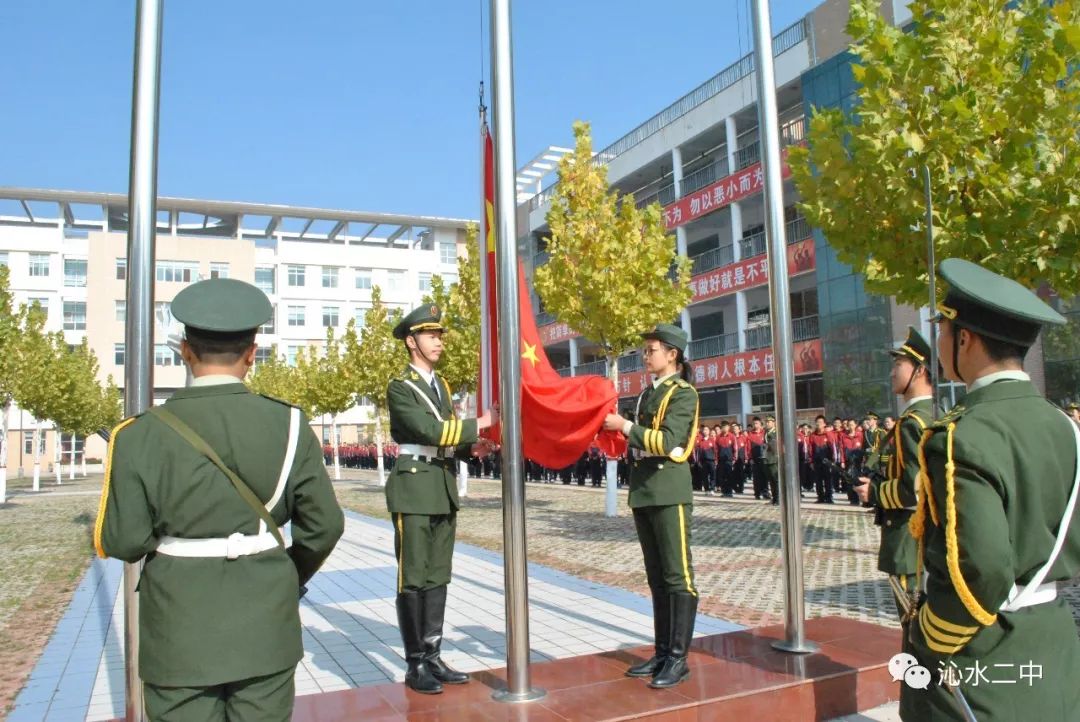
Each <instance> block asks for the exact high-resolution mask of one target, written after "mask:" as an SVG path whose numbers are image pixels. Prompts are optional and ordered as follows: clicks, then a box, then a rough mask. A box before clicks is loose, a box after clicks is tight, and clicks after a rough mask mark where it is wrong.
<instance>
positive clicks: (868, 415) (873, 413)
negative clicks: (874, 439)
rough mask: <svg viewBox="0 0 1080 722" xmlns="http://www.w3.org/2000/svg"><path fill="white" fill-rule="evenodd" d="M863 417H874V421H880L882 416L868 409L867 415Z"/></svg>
mask: <svg viewBox="0 0 1080 722" xmlns="http://www.w3.org/2000/svg"><path fill="white" fill-rule="evenodd" d="M863 418H864V419H873V420H874V421H878V420H880V419H881V417H880V416H878V415H877V414H876V413H875V412H873V411H867V412H866V414H865V415H864V416H863Z"/></svg>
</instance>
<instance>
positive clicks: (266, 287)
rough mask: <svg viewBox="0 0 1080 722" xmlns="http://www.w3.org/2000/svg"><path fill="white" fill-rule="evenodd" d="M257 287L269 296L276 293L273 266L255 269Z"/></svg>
mask: <svg viewBox="0 0 1080 722" xmlns="http://www.w3.org/2000/svg"><path fill="white" fill-rule="evenodd" d="M255 287H256V288H258V289H259V290H260V291H262V292H263V293H265V294H266V295H268V296H269V295H271V294H273V293H274V287H275V280H274V267H273V266H259V267H258V268H256V269H255Z"/></svg>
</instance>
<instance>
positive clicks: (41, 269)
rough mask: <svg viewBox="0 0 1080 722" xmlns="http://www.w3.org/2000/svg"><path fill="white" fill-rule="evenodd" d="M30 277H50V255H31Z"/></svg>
mask: <svg viewBox="0 0 1080 722" xmlns="http://www.w3.org/2000/svg"><path fill="white" fill-rule="evenodd" d="M30 275H31V276H39V277H45V276H48V275H49V254H48V253H31V254H30Z"/></svg>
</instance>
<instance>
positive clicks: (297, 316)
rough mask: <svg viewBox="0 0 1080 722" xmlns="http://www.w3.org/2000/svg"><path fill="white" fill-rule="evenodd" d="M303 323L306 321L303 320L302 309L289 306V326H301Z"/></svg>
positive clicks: (301, 307)
mask: <svg viewBox="0 0 1080 722" xmlns="http://www.w3.org/2000/svg"><path fill="white" fill-rule="evenodd" d="M305 323H306V321H305V320H304V307H303V306H289V325H290V326H303V325H304V324H305Z"/></svg>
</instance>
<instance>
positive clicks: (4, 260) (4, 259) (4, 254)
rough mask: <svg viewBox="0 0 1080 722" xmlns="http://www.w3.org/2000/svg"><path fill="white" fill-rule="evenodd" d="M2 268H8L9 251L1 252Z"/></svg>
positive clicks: (0, 261)
mask: <svg viewBox="0 0 1080 722" xmlns="http://www.w3.org/2000/svg"><path fill="white" fill-rule="evenodd" d="M0 266H3V267H4V268H7V267H8V254H7V251H0Z"/></svg>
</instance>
